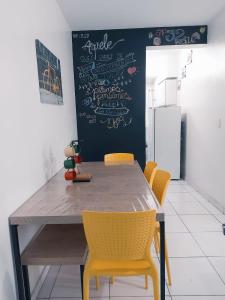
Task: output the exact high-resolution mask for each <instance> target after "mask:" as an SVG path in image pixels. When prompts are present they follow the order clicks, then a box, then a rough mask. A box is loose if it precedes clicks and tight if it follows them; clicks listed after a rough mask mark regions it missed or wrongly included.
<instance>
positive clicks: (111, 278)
mask: <svg viewBox="0 0 225 300" xmlns="http://www.w3.org/2000/svg"><path fill="white" fill-rule="evenodd" d="M114 282H115V277H114V276H112V277H110V283H111V284H114Z"/></svg>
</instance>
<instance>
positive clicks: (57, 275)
mask: <svg viewBox="0 0 225 300" xmlns="http://www.w3.org/2000/svg"><path fill="white" fill-rule="evenodd" d="M61 268H62V265H60V267H59V269H58V272H57V274H56V276H55V280H54V283H53V285H52V289H51V292H50V297H49V299H50V300H51V298H52V292H53V289H54V287H55V284H56V280H57V278H58V276H59V272H60V270H61Z"/></svg>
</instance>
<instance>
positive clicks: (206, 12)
mask: <svg viewBox="0 0 225 300" xmlns="http://www.w3.org/2000/svg"><path fill="white" fill-rule="evenodd" d="M57 2H58V4H59V6H60V8H61V9H62V11H63V14H64V15H65V18H66V20H67V21H68V23H69V25H70V27H71V29H72V30H88V29H90V30H91V29H112V28H141V27H155V26H179V25H208V24H209V23H210V21H211V20H212V19H213V18H214V17H216V15H217V14H218V13H219V12H220V11H221V10H222V9H223V8H224V7H225V1H224V0H111V1H110V0H57Z"/></svg>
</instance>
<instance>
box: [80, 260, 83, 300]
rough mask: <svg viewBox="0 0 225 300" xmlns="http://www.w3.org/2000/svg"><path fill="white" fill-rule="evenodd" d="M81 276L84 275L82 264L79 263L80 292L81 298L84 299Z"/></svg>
mask: <svg viewBox="0 0 225 300" xmlns="http://www.w3.org/2000/svg"><path fill="white" fill-rule="evenodd" d="M83 277H84V265H80V283H81V294H82V299H84V295H83V293H84V291H83Z"/></svg>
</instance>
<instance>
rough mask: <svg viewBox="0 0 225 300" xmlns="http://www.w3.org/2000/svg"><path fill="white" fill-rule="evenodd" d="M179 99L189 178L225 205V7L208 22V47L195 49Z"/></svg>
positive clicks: (207, 194)
mask: <svg viewBox="0 0 225 300" xmlns="http://www.w3.org/2000/svg"><path fill="white" fill-rule="evenodd" d="M180 100H181V104H182V106H183V108H184V113H185V114H186V164H185V167H186V179H187V181H188V182H189V183H191V184H192V185H193V186H194V187H195V188H196V189H197V190H199V191H200V192H202V193H203V194H204V195H205V196H206V197H208V199H209V200H211V201H213V202H214V204H216V205H217V206H219V207H220V206H223V207H225V197H224V195H225V184H224V183H225V172H224V170H225V11H224V10H223V11H222V12H221V14H220V15H218V16H217V17H216V18H215V19H214V20H213V21H212V22H211V23H210V24H209V44H208V46H207V47H205V48H202V49H194V50H193V63H192V64H191V65H190V66H188V68H187V78H186V79H184V80H182V87H181V91H180ZM220 122H222V124H221V126H220ZM218 204H219V205H218Z"/></svg>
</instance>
